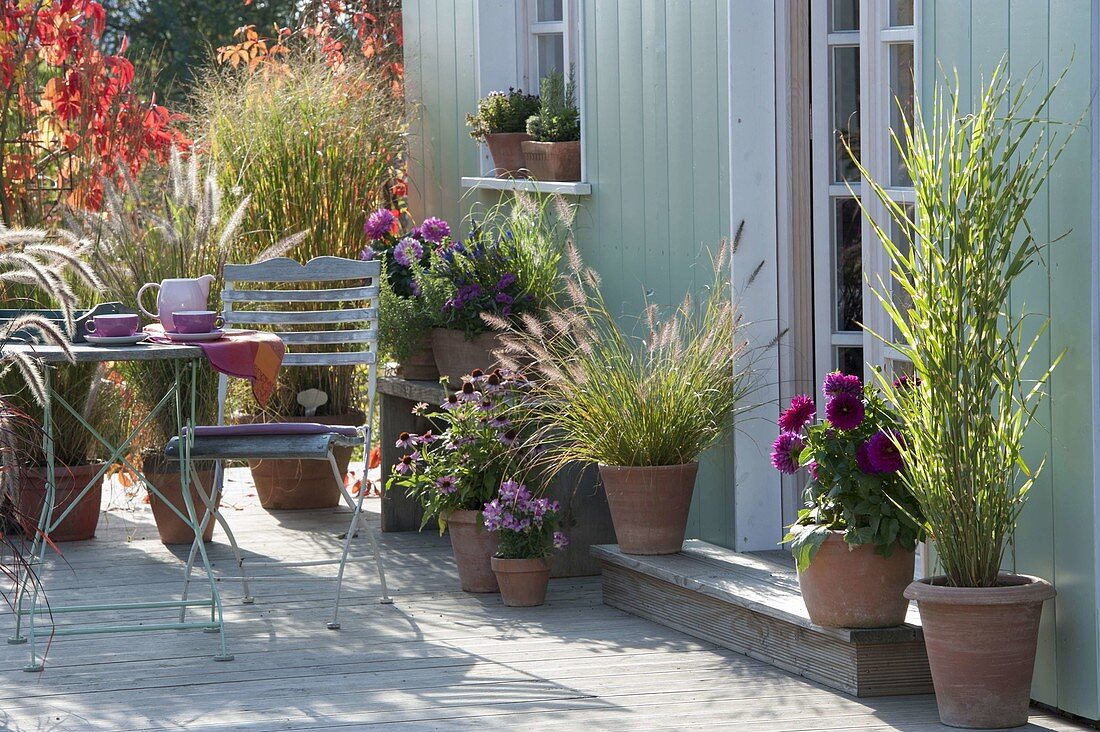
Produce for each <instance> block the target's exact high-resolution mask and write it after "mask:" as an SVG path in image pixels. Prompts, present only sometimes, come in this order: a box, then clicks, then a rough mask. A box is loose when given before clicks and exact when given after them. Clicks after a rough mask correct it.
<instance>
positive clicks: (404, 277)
mask: <svg viewBox="0 0 1100 732" xmlns="http://www.w3.org/2000/svg"><path fill="white" fill-rule="evenodd" d="M399 224H400V222H399V219H398V218H397V216H396V215H395V214H394V212H393V211H391V210H389V209H388V208H380V209H378V210H377V211H375V212H374V213H372V214H371V215H370V216H369V217H367V223H366V224H365V225H364V226H363V233H364V234H365V235H366V237H367V239H368V243H367V246H366V247H364V249H363V251H361V252H360V253H359V258H360V259H380V260H381V261H382V266H383V268H384V269H385V271H386V279H387V281H388V283H389V285H390V287H391V288H392V289H393V292H394V294H396V295H399V296H401V297H419V296H420V286H419V285H418V284H417V283H416V278H415V277H414V276H413V267H414V266H420V267H427V266H428V261H429V259H430V258H431V254H432V251H433V250H437V249H444V248H447V247H449V246H450V240H451V226H450V224H448V223H447V222H446V221H444V220H443V219H439V218H435V217H434V216H433V217H429V218H426V219H424V221H422V222H421V223H420V226H416V227H414V228H413V229H411V230H410V231H408V232H407V233H402V232H401V231H400V228H399Z"/></svg>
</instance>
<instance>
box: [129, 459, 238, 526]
mask: <svg viewBox="0 0 1100 732" xmlns="http://www.w3.org/2000/svg"><path fill="white" fill-rule="evenodd" d="M194 465H195V471H196V475H197V477H198V479H199V482H201V483H202V487H203V490H206V491H209V490H211V489H212V488H213V486H214V465H213V463H195V464H194ZM142 467H143V469H142V472H143V473H144V474H145V477H146V478H147V479H148V480H149V482H150V483H152V484H153V485H155V486H156V487H157V490H158V491H160V492H161V494H163V495H164V497H165V498H166V499H167V502H165V501H162V500H161V499H160V498H159V497H158V496H157V495H156V494H155V493H153V492H152V491H149V508H151V509H152V510H153V520H154V521H156V523H157V534H158V535H160V541H161V543H163V544H167V545H169V546H173V545H176V544H190V543H191V542H193V541H194V540H195V532H194V530H192V528H191V527H190V526H188V525H187V522H185V521H184V520H183V519H181V518H180V517H179V516H177V515H176V512H175V511H173V510H172V509H171V507H169V505H168V503H171V504H172V505H173V506H175V507H176V508H178V509H179V512H180V513H182V514H183V515H184V516H186V515H187V504H185V503H184V501H183V491H182V490H181V489H180V466H179V463H176V462H168V461H158V462H154V463H152V464H151V463H150V461H149V460H146V461H145V464H144V465H143V466H142ZM191 501H192V505H194V507H195V518H196V519H198V520H199V521H202V515H203V512H204V511H205V510H206V507H205V504H204V503H203V501H202V497H201V496H199V491H198V489H197V488H195V486H194V485H193V484H192V486H191ZM220 501H221V495H220V494H219V495H218V496H215V503H214V505H218V503H219V502H220ZM214 524H215V521H214V517H213V516H211V517H210V520H209V521H208V522H207V524H206V528H205V529H204V530H203V532H202V540H203V542H209V541H210V540H211V539H212V538H213V536H214Z"/></svg>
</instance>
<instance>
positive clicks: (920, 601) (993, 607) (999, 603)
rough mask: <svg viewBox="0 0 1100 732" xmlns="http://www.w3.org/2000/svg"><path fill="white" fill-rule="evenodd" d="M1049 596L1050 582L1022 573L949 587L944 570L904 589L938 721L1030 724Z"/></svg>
mask: <svg viewBox="0 0 1100 732" xmlns="http://www.w3.org/2000/svg"><path fill="white" fill-rule="evenodd" d="M1054 595H1055V592H1054V587H1052V586H1051V584H1050V583H1049V582H1047V581H1045V580H1041V579H1039V578H1038V577H1030V576H1028V575H1022V574H1002V575H1000V576H999V577H998V579H997V586H996V587H948V586H947V584H946V578H945V577H942V576H941V577H931V578H925V579H922V580H918V581H916V582H914V583H912V584H911V585H909V587H908V588H906V590H905V597H907V598H909V599H910V600H916V601H917V605H918V607H919V608H920V617H921V626H922V628H923V630H924V643H925V646H926V647H927V649H928V665H929V667H930V668H931V670H932V684H933V686H935V688H936V705H937V706H938V707H939V711H940V721H941V722H943V723H944V724H946V725H950V726H951V727H968V728H973V729H1000V728H1004V727H1020V726H1023V725H1025V724H1027V717H1028V706H1029V704H1030V701H1031V681H1032V679H1031V677H1032V674H1033V672H1034V670H1035V647H1036V645H1037V644H1038V638H1039V618H1040V617H1041V615H1042V613H1043V603H1044V602H1046V601H1047V600H1049V599H1050V598H1052V597H1054Z"/></svg>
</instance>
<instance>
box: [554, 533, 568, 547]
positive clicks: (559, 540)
mask: <svg viewBox="0 0 1100 732" xmlns="http://www.w3.org/2000/svg"><path fill="white" fill-rule="evenodd" d="M567 546H569V539H568V537H566V535H565V534H563V533H562V532H560V531H555V532H554V548H555V549H564V548H565V547H567Z"/></svg>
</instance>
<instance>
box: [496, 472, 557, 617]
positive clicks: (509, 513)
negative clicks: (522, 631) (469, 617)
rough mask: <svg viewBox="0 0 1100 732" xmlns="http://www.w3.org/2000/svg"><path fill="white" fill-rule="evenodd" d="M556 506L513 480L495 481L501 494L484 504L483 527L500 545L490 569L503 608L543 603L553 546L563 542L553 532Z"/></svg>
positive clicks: (555, 522)
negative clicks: (496, 538)
mask: <svg viewBox="0 0 1100 732" xmlns="http://www.w3.org/2000/svg"><path fill="white" fill-rule="evenodd" d="M560 511H561V506H560V505H559V504H558V502H557V501H551V500H550V499H548V498H543V497H538V496H534V495H532V494H531V491H529V490H528V489H527V486H526V485H524V484H522V483H518V482H516V481H514V480H506V481H504V482H503V483H501V485H500V493H498V494H497V496H496V498H494V499H493V500H491V501H489V502H488V503H486V504H485V508H484V509H483V510H482V515H483V516H484V517H485V528H486V529H488V530H489V531H491V532H494V533H496V534H497V536H498V537H499V539H500V547H499V549H498V550H497V553H496V554H494V555H493V558H492V567H493V574H495V575H496V578H497V583H498V584H499V585H500V595H501V598H502V599H503V600H504V604H505V605H507V606H508V607H535V606H536V605H542V604H543V603H544V602H546V588H547V585H548V584H549V583H550V567H551V563H552V559H553V557H552V553H553V551H554V549H564V548H565V547H566V545H567V544H568V540H567V539H566V538H565V534H563V533H562V532H560V531H557V530H556V529H557V526H558V519H559V513H560Z"/></svg>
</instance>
